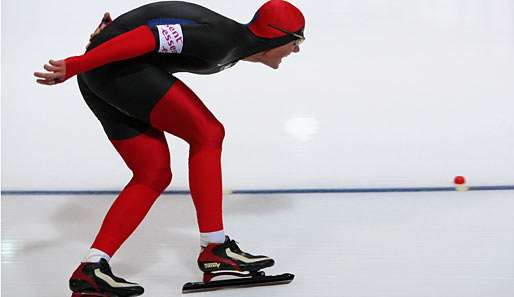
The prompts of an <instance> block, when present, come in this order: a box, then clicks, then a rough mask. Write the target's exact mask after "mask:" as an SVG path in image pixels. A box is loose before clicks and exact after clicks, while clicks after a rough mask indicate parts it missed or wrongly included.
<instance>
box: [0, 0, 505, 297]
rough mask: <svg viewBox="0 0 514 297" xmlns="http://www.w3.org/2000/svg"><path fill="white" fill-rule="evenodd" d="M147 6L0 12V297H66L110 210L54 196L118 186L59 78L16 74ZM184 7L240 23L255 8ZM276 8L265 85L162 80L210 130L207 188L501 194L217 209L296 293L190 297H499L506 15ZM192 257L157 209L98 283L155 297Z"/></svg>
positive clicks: (175, 214) (188, 236)
mask: <svg viewBox="0 0 514 297" xmlns="http://www.w3.org/2000/svg"><path fill="white" fill-rule="evenodd" d="M149 2H152V1H148V0H124V1H65V0H47V1H27V0H3V1H2V4H1V17H2V19H1V26H2V27H1V33H2V36H1V43H2V46H1V48H0V50H1V58H2V61H1V64H2V65H1V66H2V69H1V70H2V72H1V74H2V75H1V88H2V89H1V96H2V98H1V101H2V102H1V137H2V139H1V140H2V143H1V151H2V156H1V167H2V168H1V169H2V170H1V171H2V172H1V174H2V176H1V179H2V197H1V223H2V224H1V225H2V226H1V231H2V235H1V237H2V238H1V239H2V241H1V242H2V251H1V256H2V258H1V264H2V267H1V268H2V269H1V295H2V296H4V297H33V296H34V297H63V296H66V297H69V296H70V295H71V291H70V290H69V289H68V278H69V277H70V275H71V273H72V272H73V271H74V270H75V268H76V267H77V266H78V265H79V263H80V261H81V260H83V259H84V257H85V255H86V253H87V251H88V249H89V247H90V245H91V243H92V242H93V240H94V238H95V236H96V233H97V231H98V229H99V227H100V224H101V223H102V219H103V218H104V216H105V214H106V213H107V210H108V209H109V207H110V205H111V204H112V202H113V200H114V199H115V197H116V195H115V194H113V193H111V194H102V195H95V194H92V192H90V193H89V194H88V193H84V192H83V193H82V194H81V195H72V194H65V193H75V194H77V193H78V192H77V191H111V192H113V191H118V190H119V189H122V188H123V187H124V185H125V184H126V182H127V181H128V180H130V177H131V176H130V174H131V173H130V171H129V170H128V169H127V166H126V165H125V163H124V162H123V160H122V158H121V157H120V156H119V155H118V153H117V152H116V151H115V150H114V149H113V147H112V144H111V143H110V142H109V140H108V139H107V137H106V136H105V133H104V131H103V129H102V127H101V126H100V123H99V122H98V120H97V119H96V118H95V115H94V114H93V113H92V112H91V111H90V110H89V108H88V106H87V104H86V103H85V102H84V100H83V98H82V97H81V95H80V92H79V90H78V87H77V84H76V80H75V78H72V79H70V80H68V81H66V82H64V83H62V84H58V85H56V86H52V87H48V86H42V85H39V84H37V83H36V82H35V78H34V77H33V75H32V74H33V73H34V72H35V71H42V69H43V68H42V67H43V64H44V63H46V61H48V60H49V59H64V58H66V57H70V56H74V55H80V54H82V53H83V52H84V47H85V46H86V44H87V42H88V39H89V36H90V34H91V33H92V32H93V30H94V28H96V26H97V24H98V22H99V21H100V18H101V16H102V15H103V13H104V12H106V11H109V12H110V13H111V14H112V16H113V18H116V17H119V16H120V15H122V14H124V13H126V12H127V11H129V10H131V9H133V8H136V7H138V6H140V5H143V4H147V3H149ZM191 2H194V3H197V4H200V5H203V6H206V7H208V8H210V9H212V10H214V11H216V12H218V13H220V14H223V15H225V16H227V17H229V18H232V19H234V20H236V21H238V22H241V23H242V24H246V23H248V22H250V20H251V19H252V17H253V15H254V13H255V11H256V9H257V8H258V7H259V6H260V5H262V3H264V2H265V1H264V0H245V1H237V0H222V1H220V0H191ZM291 2H293V3H294V4H295V5H297V6H298V7H299V8H300V9H301V10H302V11H303V12H304V14H305V18H306V26H305V37H306V40H305V42H304V43H302V45H301V50H300V52H298V53H294V54H291V55H290V56H289V57H287V58H284V61H283V63H282V64H281V66H280V69H278V70H273V69H271V68H269V67H266V66H264V65H259V64H256V63H249V62H244V61H241V62H239V63H238V64H237V65H235V66H234V67H231V68H229V69H226V70H224V71H222V72H220V73H217V74H215V75H210V76H203V75H193V74H190V73H178V74H177V77H178V78H180V79H181V80H182V81H183V82H184V83H185V84H186V85H188V86H189V87H190V88H191V89H192V90H194V92H195V93H196V94H197V95H198V96H199V97H200V98H201V100H202V102H203V103H204V104H205V105H206V106H207V107H208V108H209V110H211V111H212V113H213V114H214V115H215V116H216V118H218V119H219V121H220V122H221V123H223V125H224V127H225V129H226V136H225V139H224V142H223V157H222V166H223V185H224V187H225V189H240V190H249V189H250V190H262V189H272V190H273V189H274V190H277V189H305V188H316V189H333V188H345V189H348V188H360V189H365V188H368V189H369V188H403V189H405V188H409V187H420V186H423V187H443V188H448V189H451V187H452V186H453V180H454V177H455V176H460V175H462V176H465V177H466V180H467V184H468V185H469V186H472V187H473V186H497V185H506V186H507V187H510V189H511V190H497V191H467V192H455V191H437V192H432V191H428V192H427V191H425V192H423V191H422V192H402V193H400V192H398V193H311V194H305V193H304V194H286V193H282V194H277V193H275V194H241V193H239V194H227V195H226V196H225V197H224V212H223V214H224V223H225V230H226V232H227V234H228V235H230V236H231V237H233V238H234V239H235V240H237V241H238V242H239V243H240V246H241V248H242V250H244V251H248V252H250V253H255V254H264V255H269V256H270V257H272V258H274V259H275V260H276V264H275V266H274V267H272V268H271V269H269V270H268V271H267V272H268V273H269V274H280V273H285V272H290V273H294V274H295V275H296V278H295V280H294V281H293V282H292V283H291V284H289V285H283V286H273V287H259V288H245V289H233V290H225V291H216V292H206V293H198V294H196V295H190V296H224V297H225V296H226V297H235V296H237V297H241V296H244V297H264V296H266V297H274V296H280V297H513V296H514V170H513V168H514V137H513V136H514V117H513V115H514V100H513V99H514V86H513V82H514V1H513V0H394V1H393V0H348V1H340V0H324V1H315V0H294V1H291ZM185 42H186V44H187V41H185ZM167 141H168V144H169V148H170V152H171V159H172V161H171V163H172V171H173V181H172V184H171V185H170V187H169V188H168V190H170V191H181V190H188V189H189V176H188V172H189V171H188V158H189V146H188V145H187V143H186V142H184V141H183V140H180V139H179V138H177V137H174V136H172V135H169V134H168V135H167ZM14 191H19V192H21V193H24V194H23V195H16V194H13V192H14ZM31 191H47V192H46V194H44V195H32V194H30V193H33V192H31ZM48 191H49V192H48ZM57 191H63V192H62V193H61V194H58V195H54V194H50V195H49V193H57ZM6 193H7V194H6ZM218 197H219V196H218ZM199 250H200V247H199V234H198V229H197V223H196V216H195V211H194V207H193V203H192V202H191V198H190V196H189V195H186V194H180V195H164V196H162V197H161V198H160V199H159V200H157V202H156V204H155V205H154V206H153V208H152V209H151V211H150V213H149V214H148V216H147V218H146V219H145V220H144V221H143V223H142V224H141V225H140V226H139V228H138V229H137V230H136V232H135V233H134V234H133V236H132V237H130V238H129V239H128V241H127V242H126V243H125V244H124V245H123V246H122V247H121V249H120V250H119V252H118V253H117V254H116V255H115V256H114V257H113V259H112V261H111V264H112V267H113V271H114V274H115V275H119V276H120V277H123V278H126V279H127V280H129V281H134V282H138V283H140V284H141V285H142V286H143V287H144V288H145V290H146V291H145V294H144V295H143V297H172V296H178V295H181V288H182V285H183V284H184V283H186V282H189V281H199V280H200V279H201V273H200V271H199V269H198V267H197V265H196V258H197V255H198V252H199Z"/></svg>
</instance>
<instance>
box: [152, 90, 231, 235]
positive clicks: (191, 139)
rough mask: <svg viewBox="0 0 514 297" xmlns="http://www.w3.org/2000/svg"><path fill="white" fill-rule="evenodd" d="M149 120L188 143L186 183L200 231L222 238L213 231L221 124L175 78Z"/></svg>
mask: <svg viewBox="0 0 514 297" xmlns="http://www.w3.org/2000/svg"><path fill="white" fill-rule="evenodd" d="M150 123H151V124H152V126H154V127H156V128H158V129H160V130H164V131H166V132H169V133H171V134H174V135H176V136H178V137H180V138H182V139H184V140H185V141H187V142H188V143H189V145H190V150H189V186H190V189H191V195H192V197H193V202H194V205H195V208H196V213H197V219H198V225H199V229H200V232H201V233H210V234H213V235H214V236H213V237H214V239H211V240H212V241H215V242H223V241H224V234H223V232H216V231H222V230H223V218H222V179H221V149H222V142H223V138H224V135H225V131H224V128H223V125H222V124H221V123H220V122H219V121H218V120H217V119H216V118H215V117H214V115H213V114H212V113H211V112H210V111H209V110H208V109H207V107H206V106H205V105H204V104H203V103H202V101H201V100H200V99H199V98H198V97H197V96H196V95H195V94H194V93H193V91H191V90H190V89H189V88H188V87H187V86H186V85H184V84H183V83H182V82H181V81H179V80H177V81H176V82H175V83H174V84H173V85H172V87H171V88H170V89H169V90H168V92H166V94H165V95H164V96H163V97H162V98H161V99H160V100H159V102H158V103H157V104H156V105H155V107H154V108H153V110H152V112H151V116H150ZM216 236H217V237H218V238H217V239H216Z"/></svg>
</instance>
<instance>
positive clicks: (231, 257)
mask: <svg viewBox="0 0 514 297" xmlns="http://www.w3.org/2000/svg"><path fill="white" fill-rule="evenodd" d="M273 264H275V261H273V259H271V258H269V257H266V256H254V255H250V254H248V253H246V252H243V251H241V249H240V248H239V246H237V242H236V241H234V240H231V239H230V238H229V237H228V236H226V237H225V242H224V243H221V244H214V243H211V244H209V245H208V246H207V247H205V248H203V249H202V251H201V252H200V256H199V257H198V267H200V270H202V271H203V272H204V276H203V281H204V282H208V281H210V280H211V279H212V278H213V277H216V276H219V275H234V276H239V277H245V276H252V275H256V274H259V270H261V269H263V268H266V267H270V266H273Z"/></svg>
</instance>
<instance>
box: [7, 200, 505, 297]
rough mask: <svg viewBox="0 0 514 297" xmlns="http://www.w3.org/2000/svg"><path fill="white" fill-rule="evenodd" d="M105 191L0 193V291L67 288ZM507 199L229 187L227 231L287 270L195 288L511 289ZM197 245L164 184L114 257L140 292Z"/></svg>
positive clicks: (174, 289) (191, 271) (175, 272)
mask: <svg viewBox="0 0 514 297" xmlns="http://www.w3.org/2000/svg"><path fill="white" fill-rule="evenodd" d="M113 199H114V196H111V195H103V196H96V197H94V196H66V197H63V196H4V197H2V296H6V297H7V296H38V297H55V296H68V295H70V291H69V290H68V289H67V279H68V277H69V276H70V274H71V272H72V271H73V270H74V269H75V268H76V266H77V265H78V263H79V262H80V260H81V259H82V258H83V257H84V256H85V253H86V251H87V248H88V247H89V245H90V244H91V242H92V240H93V238H94V236H95V235H96V232H97V229H98V228H99V224H100V221H101V219H102V218H103V216H104V214H105V212H106V211H107V209H108V207H109V206H110V203H111V201H112V200H113ZM513 209H514V191H484V192H471V191H470V192H465V193H460V192H434V193H389V194H386V193H369V194H296V195H295V194H284V195H228V196H226V197H225V208H224V213H225V227H226V230H227V232H228V234H229V235H231V236H233V237H234V238H235V239H236V240H237V241H238V242H239V243H240V245H241V247H242V248H243V249H246V250H248V251H250V252H256V253H262V254H266V255H270V256H271V257H273V258H275V260H276V264H275V266H274V267H272V268H271V269H269V273H270V274H273V273H276V274H278V273H282V272H291V273H294V274H296V278H295V280H294V281H293V282H292V283H291V284H289V285H283V286H274V287H259V288H245V289H232V290H225V291H215V292H205V293H197V294H196V296H248V297H254V296H255V297H257V296H302V297H303V296H334V297H341V296H352V297H356V296H359V297H389V296H390V297H393V296H394V297H403V296H405V297H412V296H416V297H429V296H430V297H431V296H433V297H441V296H444V297H474V296H476V297H485V296H487V297H511V296H513V294H514V253H513V252H512V251H514V235H513V234H514V227H513V226H514V216H513V215H512V210H513ZM198 251H199V238H198V233H197V229H196V219H195V216H194V208H193V205H192V202H191V200H190V198H188V197H187V196H186V195H166V196H163V197H161V198H160V200H158V201H157V202H156V204H155V205H154V207H153V208H152V210H151V211H150V213H149V215H148V216H147V218H146V220H145V221H144V222H143V224H142V225H141V226H140V227H139V229H138V230H137V231H136V232H135V233H134V235H133V236H132V237H131V238H130V239H129V240H128V241H127V242H126V243H125V245H124V246H122V248H121V249H120V251H119V253H118V254H116V255H115V256H114V258H113V259H112V261H111V264H112V266H113V271H114V273H115V274H116V273H117V274H119V275H121V276H123V277H126V278H127V279H128V280H132V281H136V282H138V283H140V284H141V285H142V286H143V287H144V288H145V290H146V292H145V295H144V296H155V297H157V296H179V295H180V294H181V287H182V285H183V284H184V283H185V282H188V281H192V280H200V276H201V274H200V272H199V270H198V268H197V267H196V257H197V253H198ZM190 296H195V295H190Z"/></svg>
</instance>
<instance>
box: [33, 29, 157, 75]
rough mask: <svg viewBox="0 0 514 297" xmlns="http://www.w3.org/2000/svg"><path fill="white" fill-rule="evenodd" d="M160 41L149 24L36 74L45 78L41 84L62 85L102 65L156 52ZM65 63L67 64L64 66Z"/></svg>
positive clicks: (49, 66)
mask: <svg viewBox="0 0 514 297" xmlns="http://www.w3.org/2000/svg"><path fill="white" fill-rule="evenodd" d="M155 46H156V41H155V37H154V34H153V33H152V31H151V30H150V28H149V27H148V26H146V25H142V26H139V27H137V28H135V29H134V30H131V31H128V32H126V33H123V34H121V35H118V36H116V37H114V38H112V39H110V40H108V41H106V42H104V43H102V44H101V45H99V46H98V47H96V48H94V49H92V50H90V51H88V52H86V53H85V54H83V55H81V56H74V57H69V58H67V59H65V60H59V61H54V62H59V65H53V64H52V63H50V64H51V65H48V64H47V65H45V67H44V68H45V70H47V71H49V72H47V73H41V72H36V73H34V75H35V76H36V77H39V78H41V79H38V80H37V82H38V83H41V84H46V85H53V84H57V83H61V82H63V81H65V80H67V79H68V78H70V77H72V76H74V75H77V74H79V73H82V72H86V71H89V70H92V69H95V68H97V67H100V66H102V65H105V64H108V63H112V62H117V61H122V60H127V59H131V58H134V57H138V56H142V55H144V54H146V53H149V52H152V51H153V50H154V49H155ZM61 61H64V65H62V63H61Z"/></svg>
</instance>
